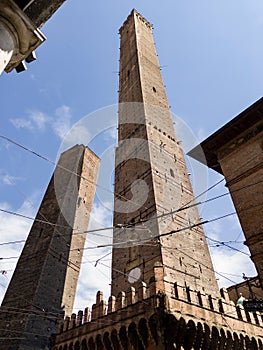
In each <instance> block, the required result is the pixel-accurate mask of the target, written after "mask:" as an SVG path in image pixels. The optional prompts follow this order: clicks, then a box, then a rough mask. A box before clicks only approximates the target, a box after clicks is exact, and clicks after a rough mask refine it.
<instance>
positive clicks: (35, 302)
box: [0, 145, 99, 350]
mask: <svg viewBox="0 0 263 350" xmlns="http://www.w3.org/2000/svg"><path fill="white" fill-rule="evenodd" d="M98 168H99V159H98V158H97V156H96V155H95V154H94V153H93V152H91V151H90V150H89V149H88V148H86V147H84V146H83V145H77V146H75V147H73V148H71V149H69V150H68V151H66V152H64V153H63V154H62V155H61V157H60V160H59V163H58V165H57V167H56V169H55V172H54V174H53V176H52V179H51V181H50V183H49V186H48V188H47V191H46V193H45V196H44V198H43V201H42V203H41V206H40V209H39V211H38V213H37V216H36V219H35V221H34V223H33V226H32V228H31V231H30V233H29V236H28V238H27V241H26V243H25V246H24V249H23V251H22V254H21V256H20V259H19V261H18V263H17V266H16V269H15V272H14V274H13V277H12V279H11V282H10V284H9V287H8V289H7V291H6V294H5V297H4V300H3V302H2V306H1V308H0V329H1V331H0V333H1V340H0V344H1V346H0V348H1V349H10V350H11V349H12V350H14V349H19V350H21V349H23V350H29V349H47V348H48V344H49V337H50V335H51V334H52V333H55V331H56V330H57V322H58V320H59V319H61V317H63V312H64V313H65V315H70V314H71V313H72V308H73V303H74V297H75V292H76V286H77V280H78V276H79V270H80V264H81V259H82V252H83V247H84V243H85V234H84V233H83V232H84V231H85V230H87V226H88V222H89V214H90V211H91V206H92V202H93V198H94V193H95V183H96V180H97V174H98ZM81 232H82V233H81Z"/></svg>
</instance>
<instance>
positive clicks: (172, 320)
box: [165, 315, 179, 349]
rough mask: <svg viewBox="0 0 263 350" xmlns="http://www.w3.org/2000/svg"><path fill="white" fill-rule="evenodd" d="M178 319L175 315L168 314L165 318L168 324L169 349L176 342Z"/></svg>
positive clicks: (167, 340)
mask: <svg viewBox="0 0 263 350" xmlns="http://www.w3.org/2000/svg"><path fill="white" fill-rule="evenodd" d="M178 324H179V322H178V320H177V319H176V317H175V316H174V315H167V316H166V318H165V325H166V342H167V344H168V345H167V346H168V349H170V348H171V349H172V348H173V344H175V342H176V336H177V329H178Z"/></svg>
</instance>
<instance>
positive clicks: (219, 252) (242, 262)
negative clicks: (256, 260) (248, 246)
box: [212, 248, 257, 287]
mask: <svg viewBox="0 0 263 350" xmlns="http://www.w3.org/2000/svg"><path fill="white" fill-rule="evenodd" d="M212 260H213V263H214V269H215V271H217V272H219V273H221V274H222V275H224V276H225V277H227V278H228V279H226V278H224V277H222V276H220V275H218V274H216V277H217V278H218V282H219V286H220V287H229V286H230V285H234V284H235V283H240V282H242V281H243V279H242V274H243V273H245V275H246V276H248V277H253V276H256V275H257V272H256V270H255V267H254V265H253V263H252V261H251V260H250V258H249V257H248V256H246V255H244V254H242V253H240V252H234V251H233V250H230V249H227V248H226V249H222V248H216V249H213V251H212ZM230 280H231V281H230Z"/></svg>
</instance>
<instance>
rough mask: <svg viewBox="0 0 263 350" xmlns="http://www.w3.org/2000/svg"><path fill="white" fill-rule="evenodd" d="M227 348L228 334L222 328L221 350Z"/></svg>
mask: <svg viewBox="0 0 263 350" xmlns="http://www.w3.org/2000/svg"><path fill="white" fill-rule="evenodd" d="M225 346H226V333H225V331H224V330H223V329H222V328H221V329H220V339H219V350H224V349H225Z"/></svg>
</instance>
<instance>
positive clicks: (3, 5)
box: [0, 0, 45, 74]
mask: <svg viewBox="0 0 263 350" xmlns="http://www.w3.org/2000/svg"><path fill="white" fill-rule="evenodd" d="M44 40H45V37H44V35H43V34H42V33H41V32H40V30H39V29H38V28H37V27H36V26H35V25H34V24H33V23H32V21H31V20H30V19H29V18H28V17H27V16H26V15H25V13H24V12H23V11H22V10H21V9H20V8H19V7H18V6H17V4H16V3H15V2H14V1H13V0H1V2H0V74H1V73H2V72H3V71H4V70H5V71H6V72H10V71H11V70H13V69H14V68H17V67H18V66H19V65H22V64H23V61H24V60H26V61H28V62H29V61H31V59H29V57H30V56H32V52H33V50H35V49H36V48H37V47H38V46H39V45H40V44H42V42H43V41H44ZM17 70H18V69H17Z"/></svg>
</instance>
